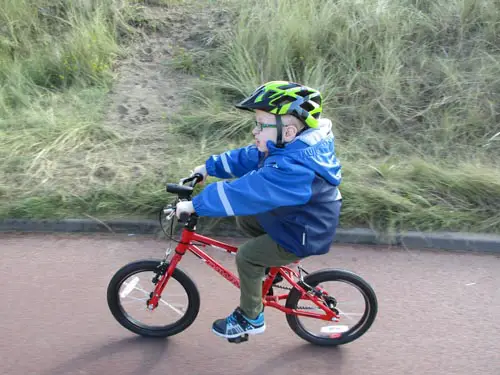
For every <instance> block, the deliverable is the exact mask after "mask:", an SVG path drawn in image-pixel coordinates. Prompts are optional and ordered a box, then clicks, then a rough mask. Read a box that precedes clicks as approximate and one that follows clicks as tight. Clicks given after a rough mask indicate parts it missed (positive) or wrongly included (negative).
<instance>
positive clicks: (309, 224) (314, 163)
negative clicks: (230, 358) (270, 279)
mask: <svg viewBox="0 0 500 375" xmlns="http://www.w3.org/2000/svg"><path fill="white" fill-rule="evenodd" d="M236 107H237V108H240V109H245V110H249V111H254V112H255V117H256V126H255V129H254V130H253V132H252V133H253V135H254V137H255V145H253V144H252V145H249V146H247V147H242V148H239V149H236V150H230V151H226V152H224V153H222V154H220V155H213V156H211V157H210V158H208V160H206V162H205V164H203V165H201V166H198V167H196V168H195V170H194V173H201V174H202V175H203V176H204V179H205V178H206V176H207V175H210V176H215V177H217V178H221V179H234V178H235V179H234V180H232V181H219V182H216V183H214V184H210V185H208V186H207V187H206V188H205V189H204V190H203V191H202V192H201V193H200V194H199V195H197V196H196V197H194V198H193V200H192V201H190V202H179V203H178V204H177V209H176V214H177V216H178V217H179V216H180V214H181V213H182V212H188V213H193V212H196V213H197V214H198V215H199V216H212V217H222V216H237V223H238V225H239V227H240V228H241V229H242V230H243V231H244V232H245V233H246V234H248V235H249V236H251V237H253V238H252V239H250V240H249V241H247V242H246V243H245V244H243V245H242V246H241V247H240V248H239V249H238V252H237V254H236V265H237V270H238V274H239V277H240V288H241V290H240V293H241V294H240V304H239V307H237V308H236V310H235V311H234V312H233V313H232V314H231V315H229V316H228V317H227V318H224V319H219V320H216V321H215V322H214V324H213V327H212V329H213V332H214V333H215V334H217V335H219V336H222V337H226V338H232V337H238V336H241V335H242V334H244V333H248V334H258V333H262V332H264V330H265V328H266V326H265V322H264V314H263V304H262V280H263V277H264V276H265V270H266V268H267V267H277V266H284V265H287V264H290V263H292V262H294V261H297V260H300V259H302V258H305V257H308V256H311V255H320V254H325V253H327V252H328V251H329V248H330V246H331V244H332V242H333V239H334V236H335V232H336V227H337V224H338V221H339V214H340V207H341V200H342V198H341V195H340V192H339V190H338V188H337V187H338V185H339V184H340V181H341V167H340V164H339V161H338V160H337V158H336V156H335V148H334V136H333V134H332V132H331V127H332V123H331V121H330V120H328V119H321V118H320V115H321V112H322V97H321V94H320V93H319V92H318V91H317V90H315V89H312V88H310V87H306V86H303V85H300V84H297V83H293V82H285V81H272V82H268V83H266V84H264V85H262V86H260V87H259V88H257V89H256V90H255V91H254V93H253V94H252V95H251V96H249V97H248V98H246V99H244V100H243V101H242V102H241V103H239V104H237V105H236Z"/></svg>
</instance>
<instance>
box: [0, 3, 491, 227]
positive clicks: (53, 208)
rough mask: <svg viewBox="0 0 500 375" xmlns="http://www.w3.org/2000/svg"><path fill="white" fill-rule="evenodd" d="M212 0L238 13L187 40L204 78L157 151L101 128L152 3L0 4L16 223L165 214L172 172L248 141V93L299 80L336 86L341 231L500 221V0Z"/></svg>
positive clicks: (1, 114)
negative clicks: (240, 107)
mask: <svg viewBox="0 0 500 375" xmlns="http://www.w3.org/2000/svg"><path fill="white" fill-rule="evenodd" d="M154 3H155V5H163V6H166V7H167V8H168V7H177V8H176V9H185V11H186V12H191V11H192V8H190V7H189V4H191V5H192V4H194V6H195V7H196V4H197V3H198V2H196V1H187V0H184V1H180V0H179V1H155V2H154ZM212 3H214V4H215V6H218V7H219V8H220V9H223V10H224V11H227V12H229V13H230V14H231V15H232V17H233V20H234V22H233V23H231V27H230V28H229V29H228V27H223V26H221V29H220V31H219V32H214V33H210V35H209V36H207V38H208V39H210V45H209V46H207V47H206V50H205V51H189V50H184V49H182V47H178V49H176V51H181V53H176V56H174V60H173V61H172V64H171V66H172V67H173V68H177V69H179V70H180V71H183V72H191V73H192V74H197V75H200V74H201V75H202V79H200V80H198V83H197V84H195V85H194V86H193V87H192V88H191V92H190V95H189V97H186V98H185V102H186V106H185V108H184V111H181V112H179V113H182V116H178V117H176V118H172V119H171V120H170V121H169V122H167V123H166V124H165V125H166V126H167V127H168V129H169V132H170V136H171V138H170V139H169V140H168V147H167V148H166V150H165V151H162V152H161V153H159V154H154V153H147V152H146V151H147V150H145V149H144V145H142V146H141V140H140V139H130V138H129V137H128V136H127V135H126V134H125V133H122V132H120V131H119V128H117V127H113V128H109V127H106V126H105V125H103V116H104V114H105V107H104V106H105V103H106V95H107V92H108V90H109V87H110V85H111V84H112V82H113V79H114V70H113V66H114V62H115V61H116V60H117V59H118V58H120V57H122V56H124V52H123V48H122V47H123V45H124V43H127V42H128V39H127V38H128V36H129V35H130V33H131V32H133V30H132V28H131V27H130V25H131V24H132V25H135V24H137V23H138V22H139V20H140V17H139V16H138V14H139V13H138V9H139V8H138V7H140V6H147V5H148V4H152V2H148V1H138V2H133V3H132V2H120V1H115V0H92V1H91V0H87V1H85V0H79V1H76V0H75V1H72V2H63V1H60V2H58V1H51V2H49V1H46V2H44V1H41V0H39V1H35V0H31V1H29V0H20V1H15V2H14V1H13V0H0V8H1V9H4V11H3V12H2V14H0V25H3V26H0V62H1V64H0V146H1V147H0V160H1V161H0V217H23V218H50V217H59V218H61V217H77V216H86V215H90V216H95V217H99V218H101V219H102V218H105V217H123V216H131V215H135V216H148V215H151V214H154V213H155V212H156V210H157V209H158V208H159V207H160V206H161V204H162V203H164V202H165V200H166V199H167V200H168V198H169V197H166V196H165V194H164V183H165V182H166V181H167V180H170V181H171V180H178V178H179V177H181V176H183V175H185V174H186V173H187V171H189V169H191V168H192V167H194V166H195V165H196V164H199V163H201V162H203V160H204V159H205V157H206V156H208V155H209V154H211V153H216V152H220V151H223V150H225V149H227V148H229V147H238V146H241V145H243V144H245V143H246V142H248V141H249V140H250V138H249V126H250V123H251V122H250V117H248V115H246V114H242V113H241V112H239V111H237V110H235V109H234V108H233V107H232V104H234V103H235V102H236V101H238V100H240V99H241V98H242V97H244V96H246V95H248V94H249V93H250V92H252V90H253V89H254V88H255V87H257V86H258V85H260V84H261V83H262V82H265V81H267V80H274V79H290V80H295V81H299V82H303V83H305V84H308V85H311V86H313V87H317V88H319V89H320V90H321V91H322V92H323V94H324V99H325V116H326V117H328V118H330V119H331V120H332V121H333V124H334V131H335V135H336V145H337V152H338V156H339V158H340V160H341V162H342V165H343V176H344V180H343V182H342V185H341V191H342V194H343V197H344V205H343V211H342V219H341V225H342V226H344V227H348V226H370V227H373V228H376V229H380V230H385V231H391V230H396V229H399V230H405V229H419V230H464V231H472V232H477V231H481V232H500V214H499V212H500V168H499V164H500V163H499V160H500V78H499V77H500V44H499V43H498V41H499V40H500V3H499V1H498V0H483V1H475V0H460V1H456V0H436V1H432V2H431V1H417V0H400V1H399V2H397V3H395V2H388V1H383V0H380V1H374V0H357V1H347V0H337V1H333V0H324V1H319V0H311V1H309V2H302V3H301V6H300V7H297V6H296V5H297V3H296V2H294V1H292V0H283V1H281V0H280V1H279V2H277V1H271V0H261V1H259V2H256V1H248V2H245V3H241V2H233V1H229V0H225V1H222V0H220V1H215V2H212ZM184 7H185V8H184ZM143 21H144V20H143ZM143 21H141V22H143ZM146 21H147V20H146ZM139 23H140V22H139ZM201 26H202V25H201ZM176 48H177V47H176ZM200 56H202V58H200ZM193 108H195V110H194V111H193ZM200 124H202V125H200ZM145 132H147V128H146V129H145ZM145 137H146V138H147V137H149V138H151V134H149V135H148V134H146V136H145ZM146 146H147V145H146ZM138 155H139V156H138Z"/></svg>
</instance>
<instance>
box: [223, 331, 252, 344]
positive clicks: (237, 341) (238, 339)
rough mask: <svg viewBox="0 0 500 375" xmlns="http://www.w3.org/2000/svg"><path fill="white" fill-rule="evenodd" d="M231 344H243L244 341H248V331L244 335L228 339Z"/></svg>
mask: <svg viewBox="0 0 500 375" xmlns="http://www.w3.org/2000/svg"><path fill="white" fill-rule="evenodd" d="M227 341H229V342H230V343H231V344H241V343H242V342H246V341H248V333H245V334H244V335H241V336H238V337H233V338H229V339H227Z"/></svg>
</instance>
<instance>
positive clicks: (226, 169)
mask: <svg viewBox="0 0 500 375" xmlns="http://www.w3.org/2000/svg"><path fill="white" fill-rule="evenodd" d="M262 156H263V153H262V152H260V151H259V150H258V149H257V147H256V146H255V145H249V146H246V147H242V148H238V149H235V150H230V151H226V152H223V153H222V154H219V155H212V156H210V157H209V158H208V159H207V160H206V161H205V167H206V168H207V173H208V175H209V176H214V177H218V178H234V177H241V176H243V175H244V174H246V173H248V172H250V171H253V170H256V169H257V168H258V165H259V160H260V158H261V157H262Z"/></svg>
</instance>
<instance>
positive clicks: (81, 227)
mask: <svg viewBox="0 0 500 375" xmlns="http://www.w3.org/2000/svg"><path fill="white" fill-rule="evenodd" d="M199 227H200V233H203V234H205V235H215V236H223V237H242V236H241V234H240V232H239V231H238V230H237V228H236V226H235V224H232V223H231V222H219V223H218V224H217V225H209V227H211V228H208V229H205V228H204V226H203V225H202V224H201V222H200V225H199ZM0 232H49V233H50V232H69V233H102V232H108V233H110V232H112V233H128V234H158V233H161V227H160V225H159V223H158V222H157V221H155V220H108V221H105V222H101V221H96V220H91V219H65V220H23V219H7V220H0ZM335 242H336V243H343V244H365V245H396V246H404V247H406V248H412V249H424V248H427V249H429V248H430V249H440V250H458V251H475V252H486V253H498V254H500V236H499V235H492V234H476V233H455V232H412V231H409V232H406V233H401V234H397V235H395V236H393V237H392V238H389V237H387V236H383V235H379V234H378V233H377V232H375V231H373V230H371V229H364V228H352V229H344V228H338V230H337V235H336V238H335Z"/></svg>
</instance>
